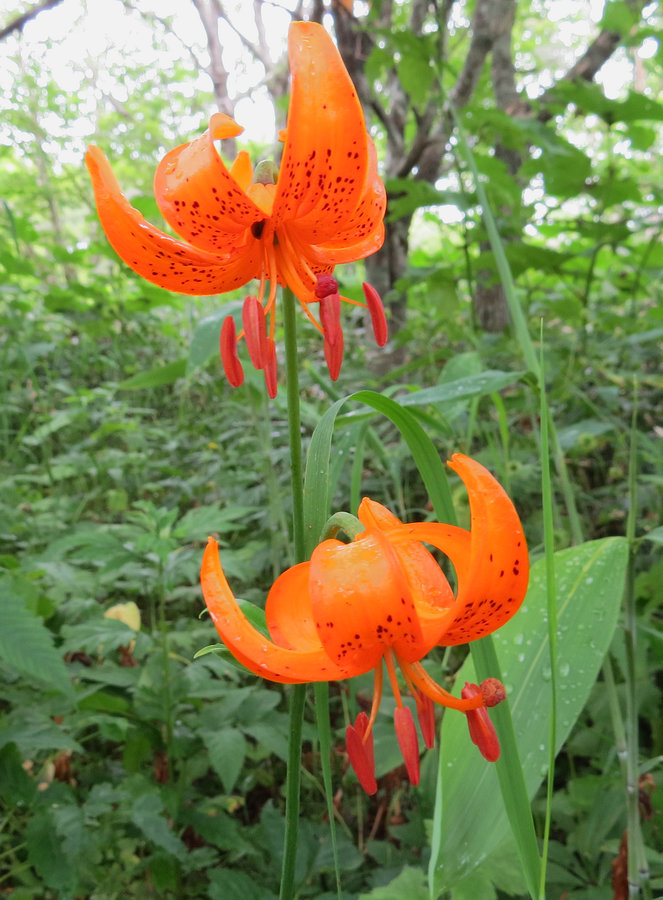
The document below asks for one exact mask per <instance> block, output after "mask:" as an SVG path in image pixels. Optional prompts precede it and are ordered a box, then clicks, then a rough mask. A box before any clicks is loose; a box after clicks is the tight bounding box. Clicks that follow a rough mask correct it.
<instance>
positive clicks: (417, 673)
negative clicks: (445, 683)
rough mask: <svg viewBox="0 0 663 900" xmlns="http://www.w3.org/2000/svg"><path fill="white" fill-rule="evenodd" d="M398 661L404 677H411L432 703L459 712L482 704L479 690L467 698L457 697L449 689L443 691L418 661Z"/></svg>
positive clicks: (476, 707)
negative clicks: (476, 693)
mask: <svg viewBox="0 0 663 900" xmlns="http://www.w3.org/2000/svg"><path fill="white" fill-rule="evenodd" d="M399 663H400V667H401V669H402V670H403V674H404V675H405V676H406V678H409V679H411V680H412V681H413V682H414V684H416V686H417V687H418V688H419V690H420V691H421V692H422V693H424V694H426V696H427V697H430V698H431V700H432V701H433V702H434V703H440V704H441V705H442V706H448V707H449V708H450V709H459V710H460V711H461V712H467V711H468V710H471V709H479V708H480V707H482V706H483V699H482V697H481V692H479V694H478V695H477V696H474V695H473V696H471V697H468V699H459V698H458V697H454V696H453V694H450V693H449V691H445V689H444V688H443V687H440V685H439V684H438V683H437V682H436V681H433V679H432V678H431V677H430V675H429V674H428V672H427V671H426V670H425V669H424V667H423V666H422V665H421V663H420V662H415V663H406V662H404V661H403V660H399Z"/></svg>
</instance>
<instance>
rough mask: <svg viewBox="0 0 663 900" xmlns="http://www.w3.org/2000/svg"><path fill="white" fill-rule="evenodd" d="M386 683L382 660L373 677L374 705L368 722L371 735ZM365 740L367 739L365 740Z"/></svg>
mask: <svg viewBox="0 0 663 900" xmlns="http://www.w3.org/2000/svg"><path fill="white" fill-rule="evenodd" d="M383 681H384V671H383V669H382V660H380V662H379V664H378V665H377V666H376V667H375V673H374V676H373V703H372V704H371V717H370V719H369V720H368V732H367V734H370V733H371V731H372V730H373V725H374V724H375V719H376V717H377V714H378V709H379V708H380V701H381V700H382V684H383ZM364 740H365V738H364Z"/></svg>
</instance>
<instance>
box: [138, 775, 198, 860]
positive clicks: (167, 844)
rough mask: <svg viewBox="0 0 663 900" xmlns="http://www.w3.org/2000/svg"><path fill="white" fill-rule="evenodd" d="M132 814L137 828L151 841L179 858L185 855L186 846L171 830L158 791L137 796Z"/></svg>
mask: <svg viewBox="0 0 663 900" xmlns="http://www.w3.org/2000/svg"><path fill="white" fill-rule="evenodd" d="M130 816H131V821H132V822H133V823H134V825H135V826H136V828H138V829H140V831H142V832H143V834H144V835H145V837H146V838H147V839H148V840H149V841H152V843H153V844H156V845H157V847H162V848H163V849H164V850H166V851H167V852H168V853H171V854H172V855H173V856H175V857H177V859H182V858H183V857H184V855H185V853H186V848H185V847H184V844H183V843H182V842H181V841H180V840H179V839H178V838H176V837H175V835H174V834H173V832H172V831H171V830H170V827H169V826H168V822H167V821H166V817H165V814H164V807H163V803H162V801H161V797H160V796H159V794H158V793H157V792H156V791H154V792H150V793H146V794H141V795H140V796H139V797H137V798H136V799H135V800H134V802H133V804H132V807H131V812H130Z"/></svg>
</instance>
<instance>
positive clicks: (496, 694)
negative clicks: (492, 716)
mask: <svg viewBox="0 0 663 900" xmlns="http://www.w3.org/2000/svg"><path fill="white" fill-rule="evenodd" d="M480 689H481V699H482V700H483V703H484V706H497V704H498V703H501V702H502V700H506V688H505V687H504V685H503V684H502V682H501V681H500V680H499V679H498V678H486V680H485V681H482V682H481V688H480Z"/></svg>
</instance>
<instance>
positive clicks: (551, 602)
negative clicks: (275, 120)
mask: <svg viewBox="0 0 663 900" xmlns="http://www.w3.org/2000/svg"><path fill="white" fill-rule="evenodd" d="M540 365H541V382H540V385H539V388H540V402H541V459H540V463H541V499H542V505H543V544H544V548H545V559H546V599H547V610H548V652H549V654H550V693H551V709H550V732H549V737H548V741H549V743H548V780H547V785H546V817H545V822H544V826H543V848H542V853H541V857H542V859H541V879H540V881H539V897H540V898H541V900H545V897H546V868H547V864H548V846H549V843H550V824H551V820H552V802H553V787H554V781H555V747H556V746H557V589H556V584H555V525H554V521H553V494H552V484H551V479H550V446H549V440H548V437H549V435H548V422H549V418H550V413H549V410H548V403H547V401H546V390H545V376H544V373H545V369H544V359H543V322H541V357H540Z"/></svg>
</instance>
